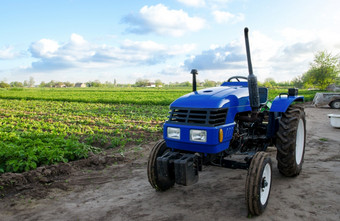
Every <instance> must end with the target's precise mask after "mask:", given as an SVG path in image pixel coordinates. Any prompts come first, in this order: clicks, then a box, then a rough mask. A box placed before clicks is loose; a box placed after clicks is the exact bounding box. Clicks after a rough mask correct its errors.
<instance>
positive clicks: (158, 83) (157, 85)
mask: <svg viewBox="0 0 340 221" xmlns="http://www.w3.org/2000/svg"><path fill="white" fill-rule="evenodd" d="M155 84H156V87H163V82H162V81H161V80H159V79H157V80H156V81H155Z"/></svg>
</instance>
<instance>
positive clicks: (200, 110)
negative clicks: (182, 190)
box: [147, 28, 306, 215]
mask: <svg viewBox="0 0 340 221" xmlns="http://www.w3.org/2000/svg"><path fill="white" fill-rule="evenodd" d="M244 35H245V43H246V51H247V60H248V70H249V75H248V77H243V76H234V77H231V78H229V79H228V80H227V81H226V82H224V83H223V84H222V85H221V86H220V87H213V88H207V89H203V90H199V91H196V75H197V71H196V70H192V71H191V73H192V74H193V92H191V93H189V94H187V95H184V96H182V97H180V98H178V99H177V100H175V101H174V102H173V103H172V104H171V105H170V112H169V114H170V116H169V117H168V118H169V119H168V120H167V121H166V122H165V123H164V126H163V138H164V139H162V140H160V141H159V142H157V143H156V144H155V146H154V147H153V149H152V150H151V153H150V156H149V159H148V169H147V171H148V179H149V182H150V184H151V186H152V187H153V188H155V189H156V190H158V191H165V190H167V189H169V188H171V187H173V186H174V184H175V183H177V184H180V185H191V184H194V183H196V182H197V181H198V174H199V171H202V167H203V166H205V165H212V166H221V167H227V168H238V169H246V170H248V173H247V178H246V190H245V198H246V204H247V207H248V212H249V214H251V215H260V214H261V213H262V212H263V211H264V209H265V208H266V206H267V204H268V199H269V195H270V189H271V183H272V161H271V159H270V157H269V155H268V153H266V149H267V147H268V146H273V145H275V146H276V148H277V156H276V158H277V161H278V170H279V171H280V173H281V174H283V175H284V176H288V177H293V176H297V175H299V173H300V172H301V169H302V163H303V158H304V152H305V141H306V120H305V112H304V109H303V106H302V105H301V103H302V102H303V101H304V97H303V96H298V90H297V89H295V88H291V89H288V93H282V94H280V95H278V96H277V97H276V98H275V99H274V100H273V101H272V102H268V101H267V97H268V89H267V88H259V87H258V85H257V78H256V76H255V75H254V74H253V70H252V64H251V58H250V49H249V40H248V28H245V29H244ZM235 155H237V156H241V159H242V160H239V159H240V157H237V160H235V159H233V158H232V156H235Z"/></svg>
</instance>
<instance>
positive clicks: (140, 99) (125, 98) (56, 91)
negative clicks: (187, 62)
mask: <svg viewBox="0 0 340 221" xmlns="http://www.w3.org/2000/svg"><path fill="white" fill-rule="evenodd" d="M189 92H191V89H190V88H180V89H169V88H162V89H160V88H112V89H110V88H101V89H94V88H86V89H80V88H79V89H78V88H53V89H50V88H42V89H41V88H12V89H2V90H1V93H0V98H2V99H23V100H45V101H68V102H84V103H109V104H141V105H169V104H171V102H172V101H174V100H175V99H176V98H178V97H180V96H182V95H184V94H187V93H189ZM285 92H287V89H270V90H269V99H274V98H275V97H276V96H277V95H278V94H280V93H285ZM316 92H318V91H313V90H302V89H300V90H299V94H301V95H304V96H305V98H306V101H311V100H313V97H314V95H315V93H316Z"/></svg>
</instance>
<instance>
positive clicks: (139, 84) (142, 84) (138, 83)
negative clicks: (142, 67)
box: [135, 78, 150, 87]
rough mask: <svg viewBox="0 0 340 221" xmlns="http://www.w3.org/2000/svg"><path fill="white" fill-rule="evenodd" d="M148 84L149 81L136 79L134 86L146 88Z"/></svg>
mask: <svg viewBox="0 0 340 221" xmlns="http://www.w3.org/2000/svg"><path fill="white" fill-rule="evenodd" d="M149 83H150V81H149V80H148V79H142V78H138V79H137V81H136V83H135V85H136V87H146V86H148V85H149Z"/></svg>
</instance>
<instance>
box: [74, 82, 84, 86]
mask: <svg viewBox="0 0 340 221" xmlns="http://www.w3.org/2000/svg"><path fill="white" fill-rule="evenodd" d="M74 87H86V84H85V83H76V84H75V85H74Z"/></svg>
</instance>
